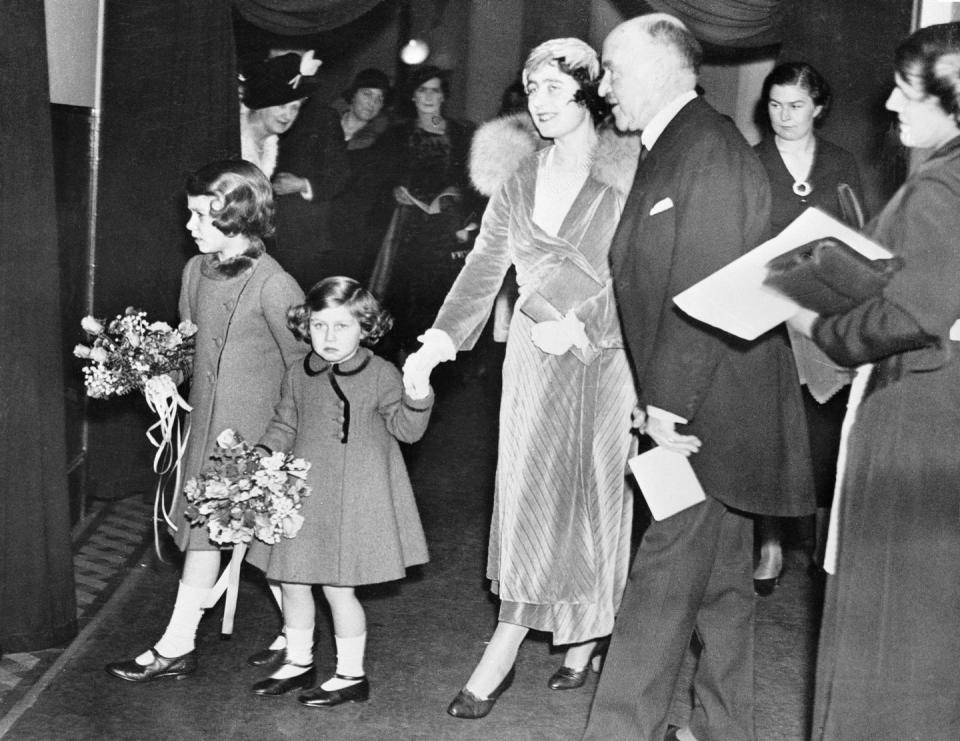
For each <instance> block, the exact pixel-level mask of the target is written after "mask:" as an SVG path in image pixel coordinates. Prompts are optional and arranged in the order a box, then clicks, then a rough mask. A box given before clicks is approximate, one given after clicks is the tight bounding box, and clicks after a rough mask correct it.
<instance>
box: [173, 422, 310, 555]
mask: <svg viewBox="0 0 960 741" xmlns="http://www.w3.org/2000/svg"><path fill="white" fill-rule="evenodd" d="M210 461H211V463H210V465H208V466H206V467H205V468H204V470H203V471H202V472H201V473H200V475H199V476H197V477H195V478H191V479H189V480H188V481H187V483H186V484H185V485H184V488H183V493H184V494H185V495H186V497H187V502H188V504H187V507H186V517H187V519H188V520H189V521H190V522H192V523H193V524H195V525H202V524H206V526H207V530H209V532H210V540H212V541H213V542H214V543H233V544H238V543H249V542H250V541H251V540H253V538H254V537H256V538H259V539H260V540H262V541H263V542H264V543H270V544H273V543H276V542H278V541H279V540H280V538H281V537H284V538H293V537H295V536H296V534H297V533H298V532H299V531H300V527H301V526H302V525H303V516H302V515H301V514H300V512H299V510H300V507H301V505H302V502H303V497H305V496H308V495H309V494H310V487H309V486H307V483H306V481H305V479H306V477H307V471H309V470H310V463H308V462H307V461H305V460H303V459H302V458H294V457H293V455H291V454H289V453H286V454H284V453H272V454H270V455H261V454H260V453H259V452H258V451H257V450H256V449H254V447H253V446H252V445H250V444H249V443H248V442H246V441H245V440H244V439H243V438H242V437H241V436H240V435H239V434H238V433H236V432H234V431H233V430H230V429H227V430H224V431H223V432H221V433H220V435H219V436H218V437H217V450H216V452H215V453H214V454H213V455H212V456H211V457H210Z"/></svg>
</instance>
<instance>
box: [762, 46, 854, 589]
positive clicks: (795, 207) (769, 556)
mask: <svg viewBox="0 0 960 741" xmlns="http://www.w3.org/2000/svg"><path fill="white" fill-rule="evenodd" d="M760 100H761V103H762V104H763V105H764V106H766V110H767V114H768V117H769V120H770V128H771V130H772V136H767V137H765V138H764V139H763V141H761V142H760V143H759V144H758V145H757V146H756V147H754V149H755V151H756V152H757V155H758V156H759V157H760V161H761V162H762V163H763V167H764V169H765V170H766V171H767V175H768V176H769V178H770V192H771V195H772V203H771V210H770V226H771V231H772V233H773V234H778V233H779V232H780V231H782V230H783V228H784V227H786V226H787V225H788V224H789V223H790V222H792V221H793V220H794V219H795V218H797V217H798V216H799V215H800V214H801V213H803V212H804V211H805V210H806V209H807V208H809V207H810V206H815V207H816V208H819V209H821V210H823V211H826V212H827V213H828V214H830V215H831V216H835V217H836V218H838V219H844V220H846V221H848V222H849V223H850V225H851V226H854V227H857V228H859V227H861V226H862V225H863V222H862V214H861V215H859V216H858V214H860V206H859V204H860V195H861V190H860V171H859V169H858V168H857V162H856V160H855V159H854V157H853V155H852V154H850V152H848V151H847V150H845V149H842V148H841V147H838V146H837V145H836V144H833V143H831V142H829V141H827V140H826V139H824V138H823V137H821V136H817V135H816V134H815V132H814V130H815V128H816V127H817V126H819V125H820V124H822V123H823V120H824V118H825V117H826V115H827V111H829V109H830V103H831V94H830V86H829V85H828V84H827V81H826V80H825V79H824V78H823V76H822V75H821V74H820V73H819V72H818V71H817V70H816V69H814V68H813V67H812V66H810V65H809V64H807V63H806V62H784V63H783V64H779V65H777V66H776V67H775V68H774V69H773V70H772V71H771V72H770V74H769V75H767V77H766V79H765V80H764V81H763V92H762V95H761V98H760ZM791 339H792V340H793V346H794V352H795V353H797V354H798V357H799V358H800V361H799V362H798V367H799V368H800V369H801V372H800V382H801V383H802V384H804V385H805V386H806V387H807V392H808V393H805V394H804V395H803V400H804V408H805V411H806V418H807V427H808V429H809V431H810V454H811V457H812V458H813V475H814V485H815V486H816V493H817V527H816V540H817V541H818V543H817V546H815V547H814V548H812V549H811V550H812V551H814V553H812V554H811V555H812V557H813V558H812V560H811V568H812V569H817V568H818V567H817V566H816V560H817V558H819V557H820V552H821V549H822V545H823V541H824V540H825V537H826V529H825V528H826V520H827V514H826V513H827V512H828V510H829V507H830V501H831V499H832V497H833V484H834V481H835V479H836V460H837V449H838V446H839V443H840V424H841V422H842V421H843V413H844V411H845V410H846V406H847V391H846V388H845V386H846V384H847V383H849V381H850V374H849V373H848V372H845V371H842V370H840V369H838V368H833V367H831V366H830V365H829V363H828V362H826V359H825V358H823V357H822V355H821V354H820V353H818V352H816V350H815V349H814V352H815V353H816V355H817V356H819V357H818V358H816V360H815V361H814V362H813V363H807V362H804V359H805V358H806V356H807V355H808V354H809V351H808V350H807V349H806V348H805V347H804V343H808V342H809V341H808V340H804V339H803V338H802V337H801V338H797V337H792V338H791ZM757 525H758V527H757V530H758V540H759V541H760V543H761V546H760V563H759V564H758V565H757V568H756V571H755V572H754V587H755V589H756V591H757V594H760V595H768V594H770V593H771V592H772V591H773V590H774V588H775V587H776V585H777V582H778V580H779V578H780V572H781V570H782V568H783V552H782V549H781V546H780V540H781V520H780V518H776V517H758V518H757ZM821 525H822V527H821ZM811 573H812V572H811Z"/></svg>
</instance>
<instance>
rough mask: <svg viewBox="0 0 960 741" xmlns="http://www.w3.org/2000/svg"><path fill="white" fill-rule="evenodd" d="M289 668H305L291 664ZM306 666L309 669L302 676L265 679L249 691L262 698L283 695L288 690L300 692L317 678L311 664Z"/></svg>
mask: <svg viewBox="0 0 960 741" xmlns="http://www.w3.org/2000/svg"><path fill="white" fill-rule="evenodd" d="M291 666H299V667H301V668H306V667H304V665H303V664H291ZM308 666H309V667H310V668H309V669H307V671H305V672H303V674H297V675H296V676H293V677H285V678H283V679H275V678H274V677H267V678H266V679H261V680H260V681H259V682H257V683H256V684H254V685H253V687H251V688H250V689H251V690H253V694H255V695H262V696H264V697H275V696H277V695H283V694H286V693H287V692H289V691H290V690H302V689H303V688H305V687H309V686H311V685H312V684H313V683H314V681H315V680H316V678H317V670H316V669H315V668H314V666H313V664H308Z"/></svg>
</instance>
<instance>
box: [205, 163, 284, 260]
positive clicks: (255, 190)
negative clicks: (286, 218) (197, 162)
mask: <svg viewBox="0 0 960 741" xmlns="http://www.w3.org/2000/svg"><path fill="white" fill-rule="evenodd" d="M187 195H190V196H210V197H211V198H212V199H213V201H212V202H211V204H210V213H211V214H212V215H213V217H214V218H213V224H214V226H216V227H217V229H219V230H220V231H221V232H223V233H224V234H226V235H227V236H228V237H235V236H236V235H238V234H242V235H243V236H245V237H247V239H249V240H250V243H251V245H252V246H254V247H257V248H258V249H259V250H261V251H262V250H263V239H264V238H265V237H269V236H272V235H273V233H274V229H275V227H274V213H275V205H274V201H273V188H272V187H271V186H270V181H269V180H268V179H267V176H266V175H264V174H263V172H261V170H260V168H258V167H257V166H256V165H253V164H251V163H249V162H247V161H245V160H219V161H217V162H211V163H210V164H209V165H204V166H203V167H201V168H200V169H199V170H197V171H196V172H194V173H191V174H190V175H189V176H188V177H187Z"/></svg>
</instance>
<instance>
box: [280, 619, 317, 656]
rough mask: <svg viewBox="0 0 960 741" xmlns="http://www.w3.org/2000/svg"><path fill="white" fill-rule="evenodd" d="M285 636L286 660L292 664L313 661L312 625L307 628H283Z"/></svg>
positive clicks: (287, 626)
mask: <svg viewBox="0 0 960 741" xmlns="http://www.w3.org/2000/svg"><path fill="white" fill-rule="evenodd" d="M283 632H284V635H286V636H287V661H289V662H290V663H292V664H303V665H306V664H312V663H313V626H312V625H311V626H310V627H309V628H291V627H290V626H289V625H286V626H284V628H283Z"/></svg>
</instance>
